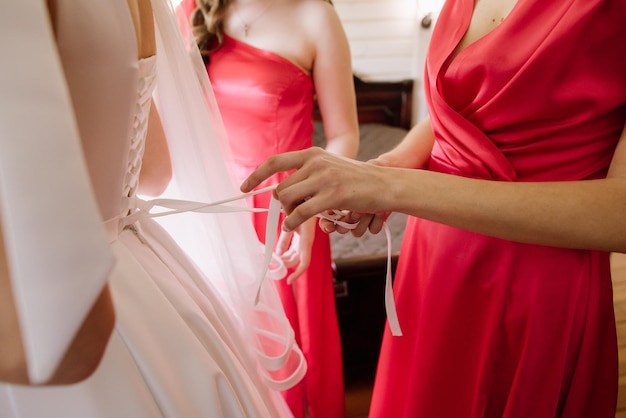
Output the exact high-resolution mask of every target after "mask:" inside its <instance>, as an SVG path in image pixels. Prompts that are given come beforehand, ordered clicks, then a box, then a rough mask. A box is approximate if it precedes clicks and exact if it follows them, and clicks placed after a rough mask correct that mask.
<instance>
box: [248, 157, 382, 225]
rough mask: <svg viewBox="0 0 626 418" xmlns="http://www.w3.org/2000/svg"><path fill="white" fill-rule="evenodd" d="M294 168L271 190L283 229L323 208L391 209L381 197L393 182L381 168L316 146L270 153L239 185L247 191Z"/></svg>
mask: <svg viewBox="0 0 626 418" xmlns="http://www.w3.org/2000/svg"><path fill="white" fill-rule="evenodd" d="M293 169H296V170H297V171H296V172H294V173H293V174H292V175H291V176H289V177H288V178H287V179H285V180H284V181H283V182H282V183H281V184H280V185H279V186H278V187H277V188H276V190H275V191H274V196H275V197H276V198H277V199H278V200H280V202H281V203H282V205H283V208H284V210H285V211H286V213H287V214H288V216H287V218H285V220H284V222H283V229H285V230H286V231H292V230H293V229H295V228H296V227H297V226H298V225H300V224H302V223H303V222H304V221H306V220H307V219H309V218H311V217H313V216H315V215H317V214H318V213H321V212H323V211H325V210H332V209H347V210H349V211H353V212H358V213H361V214H363V213H381V212H385V211H388V210H390V209H392V208H391V207H387V205H388V204H389V203H391V202H392V200H391V199H387V198H385V196H386V195H387V194H388V192H390V191H391V190H392V188H393V187H392V186H393V184H392V183H393V181H392V178H389V177H390V175H389V174H388V173H386V172H385V171H386V170H384V169H382V168H381V167H377V166H375V165H373V164H367V163H364V162H360V161H355V160H351V159H348V158H343V157H339V156H336V155H333V154H331V153H329V152H326V151H324V150H322V149H320V148H309V149H306V150H302V151H295V152H289V153H285V154H280V155H274V156H272V157H270V158H269V159H268V160H267V161H265V162H264V163H263V164H262V165H261V166H260V167H259V168H258V169H257V170H255V171H254V172H253V173H252V174H251V175H250V177H248V179H246V180H245V181H244V183H243V184H242V186H241V190H242V191H243V192H248V191H250V190H252V189H253V188H254V187H256V186H257V185H258V184H260V183H261V182H262V181H263V180H264V179H266V178H268V177H269V176H271V175H272V174H274V173H278V172H282V171H290V170H293Z"/></svg>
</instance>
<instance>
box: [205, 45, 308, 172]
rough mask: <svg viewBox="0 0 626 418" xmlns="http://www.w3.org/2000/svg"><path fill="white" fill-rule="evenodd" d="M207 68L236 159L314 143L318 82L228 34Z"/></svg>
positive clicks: (253, 162)
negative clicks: (313, 117)
mask: <svg viewBox="0 0 626 418" xmlns="http://www.w3.org/2000/svg"><path fill="white" fill-rule="evenodd" d="M207 71H208V74H209V78H210V80H211V84H212V86H213V91H214V93H215V98H216V100H217V104H218V106H219V109H220V113H221V116H222V119H223V121H224V126H225V128H226V133H227V135H228V140H229V143H230V144H231V148H232V151H233V156H234V158H235V162H236V163H237V164H239V165H242V166H249V167H255V166H257V165H258V164H259V162H260V161H263V160H265V159H266V158H267V157H269V156H271V155H273V154H277V153H280V152H285V151H293V150H298V149H303V148H307V147H310V146H311V143H312V134H313V122H312V114H313V95H314V87H313V80H312V79H311V76H310V75H309V74H307V73H305V72H304V71H303V70H302V69H301V68H299V67H297V66H296V65H295V64H294V63H292V62H291V61H289V60H288V59H286V58H284V57H282V56H280V55H277V54H275V53H273V52H270V51H266V50H262V49H259V48H256V47H253V46H251V45H248V44H246V43H244V42H241V41H238V40H236V39H234V38H231V37H229V36H227V35H225V36H224V43H223V45H222V47H221V48H220V49H219V50H218V51H217V52H215V53H214V54H212V55H211V57H210V62H209V64H208V65H207Z"/></svg>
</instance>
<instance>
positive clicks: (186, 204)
mask: <svg viewBox="0 0 626 418" xmlns="http://www.w3.org/2000/svg"><path fill="white" fill-rule="evenodd" d="M277 186H278V185H273V186H269V187H265V188H262V189H258V190H254V191H252V192H249V193H246V194H242V195H239V196H235V197H231V198H228V199H224V200H220V201H217V202H213V203H205V202H194V201H190V200H177V199H153V200H148V201H145V200H141V199H139V198H136V201H137V211H136V212H134V213H133V214H131V215H130V216H127V217H126V218H123V219H122V220H121V222H122V227H123V226H125V225H129V224H132V223H133V222H135V221H137V220H138V219H140V218H142V217H151V218H156V217H160V216H167V215H173V214H176V213H183V212H198V213H227V212H242V211H246V212H268V216H267V224H266V229H265V231H266V242H265V253H264V259H263V267H262V271H261V280H259V286H258V288H257V292H256V298H255V305H256V304H257V303H258V301H259V296H260V292H261V286H262V284H263V280H264V279H265V278H266V277H270V278H271V279H273V280H279V279H282V278H283V277H284V276H285V274H286V273H287V270H286V268H285V265H284V263H283V262H282V260H281V259H280V258H279V257H278V256H277V255H276V254H274V252H273V248H274V244H275V243H276V238H277V237H276V234H274V233H271V231H277V230H278V220H279V217H280V203H279V201H278V200H276V199H275V198H274V197H273V196H272V199H271V201H270V206H269V208H267V209H265V208H250V207H241V206H230V205H227V203H230V202H233V201H236V200H241V199H245V198H247V197H249V196H254V195H257V194H261V193H266V192H270V191H272V190H274V189H276V187H277ZM155 207H161V208H165V209H167V210H165V211H161V212H157V213H150V211H151V210H152V209H153V208H155ZM345 214H346V212H343V211H338V210H335V211H332V214H327V213H325V212H322V213H319V214H318V215H316V216H317V217H318V218H324V219H327V220H329V221H331V222H333V223H334V224H335V225H339V226H341V227H343V228H346V229H355V228H356V227H357V226H358V224H359V223H358V222H356V223H348V222H344V221H340V220H339V219H341V217H343V216H344V215H345ZM383 229H384V230H385V236H386V237H387V273H386V277H385V311H386V313H387V320H388V321H389V327H390V328H391V334H392V335H394V336H402V330H401V328H400V321H399V319H398V313H397V311H396V304H395V300H394V298H393V289H392V274H391V233H390V231H389V226H388V225H387V223H386V222H384V223H383ZM272 261H274V262H275V263H276V264H277V267H276V268H273V269H271V268H270V266H271V262H272Z"/></svg>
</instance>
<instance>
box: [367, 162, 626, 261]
mask: <svg viewBox="0 0 626 418" xmlns="http://www.w3.org/2000/svg"><path fill="white" fill-rule="evenodd" d="M394 171H395V172H394ZM385 176H386V177H387V178H388V180H387V181H386V182H385V183H386V185H387V187H385V188H384V189H381V190H380V191H379V192H380V193H387V195H388V197H387V198H385V199H379V201H381V202H385V201H387V202H393V203H392V204H391V205H389V206H391V207H388V208H385V209H391V210H395V211H400V212H405V213H408V214H412V215H415V216H418V217H421V218H425V219H430V220H433V221H436V222H440V223H444V224H448V225H451V226H456V227H459V228H463V229H467V230H471V231H474V232H478V233H482V234H486V235H491V236H495V237H499V238H504V239H508V240H513V241H520V242H527V243H534V244H542V245H550V246H558V247H567V248H584V249H599V250H606V251H617V252H626V216H624V213H626V179H625V178H619V177H615V178H608V179H601V180H588V181H576V182H574V181H572V182H546V183H543V182H542V183H520V182H502V181H489V180H477V179H468V178H463V177H457V176H452V175H446V174H441V173H434V172H428V171H421V170H389V171H388V172H387V173H386V174H385ZM383 196H384V194H383Z"/></svg>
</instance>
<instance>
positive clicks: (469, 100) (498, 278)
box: [370, 0, 626, 418]
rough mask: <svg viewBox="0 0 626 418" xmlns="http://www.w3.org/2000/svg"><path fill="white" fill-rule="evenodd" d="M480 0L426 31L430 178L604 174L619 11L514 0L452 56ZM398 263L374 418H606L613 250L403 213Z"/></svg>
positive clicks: (619, 51) (618, 111)
mask: <svg viewBox="0 0 626 418" xmlns="http://www.w3.org/2000/svg"><path fill="white" fill-rule="evenodd" d="M473 5H474V0H450V1H448V2H447V3H446V4H445V5H444V8H443V9H442V11H441V14H440V17H439V19H438V22H437V24H436V27H435V29H434V32H433V35H432V39H431V44H430V48H429V52H428V55H427V60H426V74H425V89H426V98H427V102H428V105H429V111H430V115H431V120H432V125H433V130H434V134H435V137H436V142H435V145H434V148H433V151H432V155H431V159H430V164H429V169H430V170H433V171H438V172H442V173H449V174H452V175H458V176H464V177H470V178H476V179H485V180H493V181H506V182H531V181H532V182H545V181H577V180H585V179H598V178H603V177H605V176H606V174H607V169H608V166H609V164H610V161H611V158H612V155H613V152H614V150H615V147H616V144H617V141H618V139H619V137H620V134H621V131H622V129H623V128H624V123H625V122H626V77H625V76H624V75H625V74H626V55H624V45H626V32H624V31H623V29H622V24H623V22H625V21H626V3H625V2H623V1H621V0H589V1H577V0H559V1H552V0H550V1H543V0H519V1H518V2H517V4H516V6H515V7H514V9H513V10H512V11H511V12H510V14H509V15H508V16H507V17H506V18H505V19H504V21H503V22H502V23H501V24H500V25H499V26H497V27H496V28H495V29H494V30H493V31H492V32H490V33H488V34H487V35H485V36H484V37H482V38H480V39H479V40H477V41H475V42H474V43H472V44H470V45H469V46H467V47H466V48H465V49H462V50H461V51H460V52H458V54H456V56H455V48H456V46H457V44H458V43H459V41H460V40H461V38H462V37H463V35H464V34H465V31H466V30H467V27H468V25H469V22H470V19H471V15H472V11H473ZM620 22H621V23H620ZM573 227H574V226H573ZM400 254H401V255H400V260H399V264H398V268H397V272H396V276H395V283H394V294H395V298H396V302H397V308H398V315H399V320H400V324H401V325H402V329H403V331H404V336H402V337H393V336H392V335H391V334H390V332H389V329H388V327H387V329H386V330H385V335H384V340H383V345H382V349H381V355H380V361H379V366H378V371H377V375H376V381H375V386H374V393H373V400H372V405H371V410H370V417H384V418H400V417H404V418H409V417H411V418H415V417H425V418H451V417H454V418H483V417H484V418H496V417H497V418H528V417H533V418H552V417H562V418H589V417H594V418H613V417H614V416H615V408H616V397H617V378H618V359H617V343H616V330H615V319H614V312H613V300H612V287H611V276H610V269H609V254H608V253H606V252H602V251H585V250H575V249H563V248H552V247H547V246H541V245H530V244H523V243H517V242H511V241H507V240H502V239H497V238H492V237H488V236H484V235H481V234H477V233H473V232H468V231H465V230H462V229H458V228H453V227H450V226H446V225H442V224H438V223H434V222H430V221H426V220H423V219H417V218H411V219H410V220H409V222H408V225H407V228H406V233H405V238H404V242H403V246H402V248H401V252H400Z"/></svg>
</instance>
